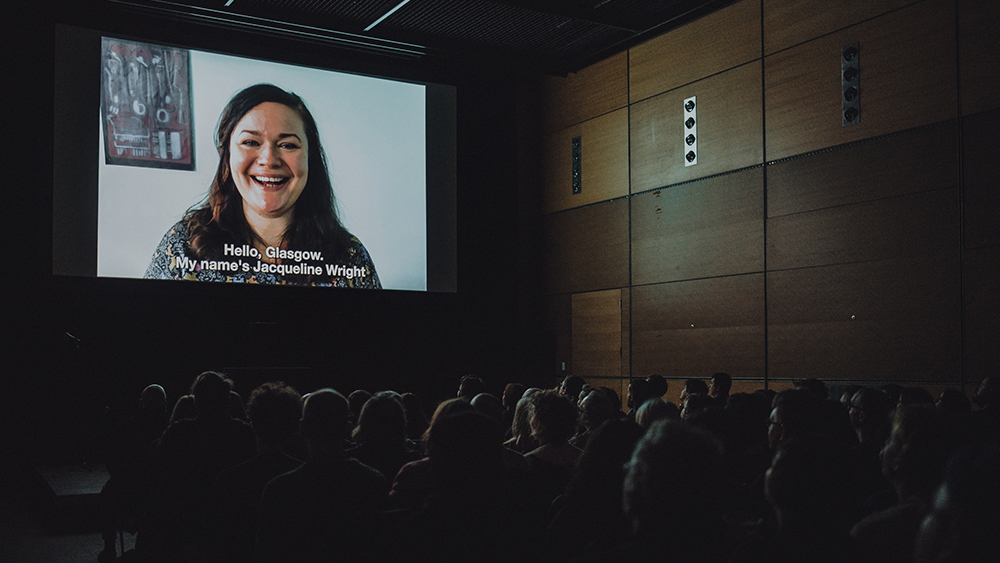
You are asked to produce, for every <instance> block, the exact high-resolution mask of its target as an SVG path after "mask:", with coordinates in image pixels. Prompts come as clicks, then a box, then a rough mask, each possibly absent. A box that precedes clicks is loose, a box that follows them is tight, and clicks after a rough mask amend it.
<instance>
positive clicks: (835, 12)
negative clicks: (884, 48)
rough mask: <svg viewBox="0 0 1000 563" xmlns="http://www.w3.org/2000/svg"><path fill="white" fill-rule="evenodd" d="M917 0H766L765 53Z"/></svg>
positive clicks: (785, 47)
mask: <svg viewBox="0 0 1000 563" xmlns="http://www.w3.org/2000/svg"><path fill="white" fill-rule="evenodd" d="M914 1H915V0H838V1H836V2H831V1H830V0H791V1H790V0H764V18H763V20H764V53H765V54H767V55H770V54H771V53H773V52H775V51H780V50H781V49H787V48H788V47H792V46H794V45H798V44H799V43H804V42H806V41H809V40H811V39H815V38H816V37H819V36H821V35H826V34H827V33H830V32H832V31H837V30H839V29H842V28H845V27H848V26H851V25H854V24H856V23H858V22H862V21H864V20H867V19H870V18H873V17H875V16H879V15H882V14H884V13H886V12H889V11H891V10H895V9H896V8H900V7H902V6H905V5H907V4H912V3H913V2H914Z"/></svg>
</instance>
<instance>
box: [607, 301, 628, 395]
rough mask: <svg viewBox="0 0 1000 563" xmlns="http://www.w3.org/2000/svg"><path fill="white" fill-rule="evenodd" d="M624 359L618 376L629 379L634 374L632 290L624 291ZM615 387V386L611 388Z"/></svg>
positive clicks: (622, 328)
mask: <svg viewBox="0 0 1000 563" xmlns="http://www.w3.org/2000/svg"><path fill="white" fill-rule="evenodd" d="M621 331H622V358H621V369H620V370H619V371H618V374H619V375H620V376H622V377H627V376H628V375H629V374H630V373H632V288H631V287H626V288H625V289H623V290H622V326H621ZM610 387H613V386H610Z"/></svg>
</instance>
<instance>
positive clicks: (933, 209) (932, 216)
mask: <svg viewBox="0 0 1000 563" xmlns="http://www.w3.org/2000/svg"><path fill="white" fill-rule="evenodd" d="M958 237H959V213H958V191H957V190H939V191H934V192H925V193H920V194H912V195H906V196H901V197H895V198H891V199H883V200H878V201H874V202H866V203H859V204H854V205H845V206H839V207H832V208H828V209H824V210H820V211H811V212H808V213H796V214H794V215H786V216H783V217H777V218H774V219H770V220H768V224H767V269H768V271H772V270H781V269H787V268H803V267H809V266H821V265H828V264H843V263H847V262H862V261H870V260H886V259H891V258H905V257H913V256H928V255H930V256H951V257H956V258H957V254H958V245H957V244H956V241H958Z"/></svg>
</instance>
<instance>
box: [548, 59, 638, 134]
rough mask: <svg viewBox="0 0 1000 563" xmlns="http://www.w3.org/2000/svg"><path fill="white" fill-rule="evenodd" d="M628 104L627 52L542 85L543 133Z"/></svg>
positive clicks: (549, 80)
mask: <svg viewBox="0 0 1000 563" xmlns="http://www.w3.org/2000/svg"><path fill="white" fill-rule="evenodd" d="M626 105H628V53H627V52H621V53H619V54H617V55H613V56H611V57H609V58H607V59H605V60H603V61H601V62H598V63H594V64H593V65H590V66H589V67H587V68H585V69H583V70H581V71H580V72H577V73H576V74H570V75H569V76H566V77H565V78H563V77H555V76H546V77H545V78H544V79H543V84H542V100H541V106H542V108H541V109H542V122H543V132H544V133H553V132H555V131H558V130H560V129H565V128H567V127H569V126H571V125H576V124H577V123H581V122H583V121H587V120H588V119H593V118H595V117H597V116H599V115H604V114H605V113H610V112H612V111H614V110H616V109H621V108H623V107H625V106H626Z"/></svg>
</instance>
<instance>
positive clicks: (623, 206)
mask: <svg viewBox="0 0 1000 563" xmlns="http://www.w3.org/2000/svg"><path fill="white" fill-rule="evenodd" d="M628 211H629V210H628V200H625V199H621V200H618V201H613V202H610V203H602V204H599V205H593V206H590V207H584V208H582V209H574V210H571V211H566V212H563V213H556V214H554V215H552V216H550V217H548V218H547V221H546V223H547V224H546V225H545V228H544V231H543V232H544V235H543V243H544V251H543V252H544V255H545V261H544V263H545V264H547V267H546V271H545V273H544V275H545V279H546V284H545V287H546V290H547V292H548V293H575V292H581V291H594V290H598V289H610V288H620V287H625V286H627V285H628V280H629V275H628V274H629V272H628V269H629V268H628V254H629V253H628V246H629V238H628Z"/></svg>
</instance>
